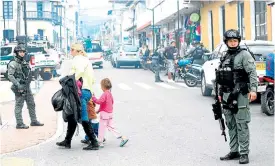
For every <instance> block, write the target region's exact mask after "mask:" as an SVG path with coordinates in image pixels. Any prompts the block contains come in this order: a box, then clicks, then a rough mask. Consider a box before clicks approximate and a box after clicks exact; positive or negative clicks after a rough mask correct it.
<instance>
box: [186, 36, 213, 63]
mask: <svg viewBox="0 0 275 166" xmlns="http://www.w3.org/2000/svg"><path fill="white" fill-rule="evenodd" d="M192 46H193V47H192V48H191V49H190V50H189V51H188V52H187V53H186V57H192V58H193V64H199V65H202V64H203V63H204V60H203V55H204V53H209V50H207V49H206V48H204V47H203V45H202V44H201V43H200V42H199V41H193V42H192Z"/></svg>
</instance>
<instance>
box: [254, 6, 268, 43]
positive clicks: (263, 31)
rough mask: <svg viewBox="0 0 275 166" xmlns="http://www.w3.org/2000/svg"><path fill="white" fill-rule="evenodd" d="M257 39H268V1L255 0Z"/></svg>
mask: <svg viewBox="0 0 275 166" xmlns="http://www.w3.org/2000/svg"><path fill="white" fill-rule="evenodd" d="M255 29H256V31H255V33H256V35H255V36H256V40H267V26H266V2H259V1H257V2H255Z"/></svg>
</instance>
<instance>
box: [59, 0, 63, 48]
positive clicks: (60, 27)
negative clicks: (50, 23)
mask: <svg viewBox="0 0 275 166" xmlns="http://www.w3.org/2000/svg"><path fill="white" fill-rule="evenodd" d="M59 8H60V9H59V11H60V24H59V31H60V39H59V41H60V43H59V44H60V51H61V49H62V24H63V22H62V6H61V4H60V7H59Z"/></svg>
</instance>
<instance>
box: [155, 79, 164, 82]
mask: <svg viewBox="0 0 275 166" xmlns="http://www.w3.org/2000/svg"><path fill="white" fill-rule="evenodd" d="M155 82H163V81H162V80H161V79H160V78H156V79H155Z"/></svg>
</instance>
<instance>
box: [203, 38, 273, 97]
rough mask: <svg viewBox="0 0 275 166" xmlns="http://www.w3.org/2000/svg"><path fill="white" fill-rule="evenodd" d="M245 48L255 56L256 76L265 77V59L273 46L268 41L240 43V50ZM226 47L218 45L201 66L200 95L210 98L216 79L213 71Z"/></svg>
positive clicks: (260, 88) (260, 89) (259, 88)
mask: <svg viewBox="0 0 275 166" xmlns="http://www.w3.org/2000/svg"><path fill="white" fill-rule="evenodd" d="M246 45H247V47H248V48H249V49H250V51H251V52H253V54H254V55H255V58H256V69H257V75H258V76H260V75H265V58H266V56H267V55H268V54H269V53H271V52H273V51H274V44H273V43H272V42H269V41H261V40H256V41H250V40H246V41H241V43H240V46H241V47H242V48H246ZM226 50H227V46H226V45H225V44H224V43H221V44H219V45H218V47H216V48H215V50H214V51H213V52H212V55H211V56H210V57H209V60H208V61H206V62H205V63H204V64H203V66H202V69H203V71H202V74H201V79H202V83H201V93H202V95H203V96H211V94H212V91H213V89H214V81H215V79H216V76H215V69H217V68H218V66H219V64H220V57H221V55H223V54H225V52H226ZM263 90H264V87H261V86H259V87H258V92H262V91H263Z"/></svg>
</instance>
